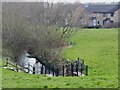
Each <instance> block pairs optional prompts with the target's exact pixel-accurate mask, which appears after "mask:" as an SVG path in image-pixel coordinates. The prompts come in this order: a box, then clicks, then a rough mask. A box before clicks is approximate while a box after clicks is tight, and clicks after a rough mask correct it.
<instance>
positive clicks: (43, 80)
mask: <svg viewBox="0 0 120 90" xmlns="http://www.w3.org/2000/svg"><path fill="white" fill-rule="evenodd" d="M70 40H71V41H72V42H75V44H74V45H73V46H72V47H71V48H68V49H65V50H64V52H63V55H64V56H65V57H66V58H68V59H71V60H75V59H77V58H78V57H79V58H82V59H84V61H85V63H86V64H87V65H88V66H89V75H88V76H84V77H61V76H60V77H47V76H45V75H30V74H25V73H17V72H13V71H10V70H5V69H3V77H2V81H3V82H2V87H4V88H115V87H118V30H117V29H108V30H104V29H99V30H96V29H95V30H78V31H77V33H76V34H75V35H74V36H73V37H71V38H70Z"/></svg>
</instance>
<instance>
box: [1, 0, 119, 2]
mask: <svg viewBox="0 0 120 90" xmlns="http://www.w3.org/2000/svg"><path fill="white" fill-rule="evenodd" d="M2 1H3V2H7V1H11V2H14V1H17V2H21V1H22V2H24V1H28V2H30V1H31V2H32V1H47V2H54V3H56V2H71V3H74V2H81V3H97V2H106V3H111V2H119V1H120V0H2Z"/></svg>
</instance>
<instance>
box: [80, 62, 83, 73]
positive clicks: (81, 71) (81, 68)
mask: <svg viewBox="0 0 120 90" xmlns="http://www.w3.org/2000/svg"><path fill="white" fill-rule="evenodd" d="M80 70H81V75H82V71H83V64H82V63H81V69H80Z"/></svg>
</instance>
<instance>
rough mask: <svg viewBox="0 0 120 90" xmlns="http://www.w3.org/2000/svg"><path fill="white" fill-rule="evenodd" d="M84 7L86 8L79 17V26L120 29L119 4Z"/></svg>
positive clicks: (88, 5) (85, 5) (86, 5)
mask: <svg viewBox="0 0 120 90" xmlns="http://www.w3.org/2000/svg"><path fill="white" fill-rule="evenodd" d="M82 6H83V8H85V10H84V12H83V13H82V15H81V16H80V17H79V24H80V25H81V26H82V27H88V28H93V27H95V28H99V27H102V28H111V27H118V24H119V22H120V20H119V18H118V13H119V12H120V5H119V4H118V3H112V4H103V3H102V4H101V3H95V4H93V3H91V4H82Z"/></svg>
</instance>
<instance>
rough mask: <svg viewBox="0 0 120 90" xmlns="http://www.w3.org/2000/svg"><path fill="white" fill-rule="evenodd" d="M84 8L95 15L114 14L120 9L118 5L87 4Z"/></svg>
mask: <svg viewBox="0 0 120 90" xmlns="http://www.w3.org/2000/svg"><path fill="white" fill-rule="evenodd" d="M83 6H84V7H85V8H86V10H87V11H89V12H93V13H114V12H115V11H117V10H118V9H120V5H118V4H85V5H83Z"/></svg>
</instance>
